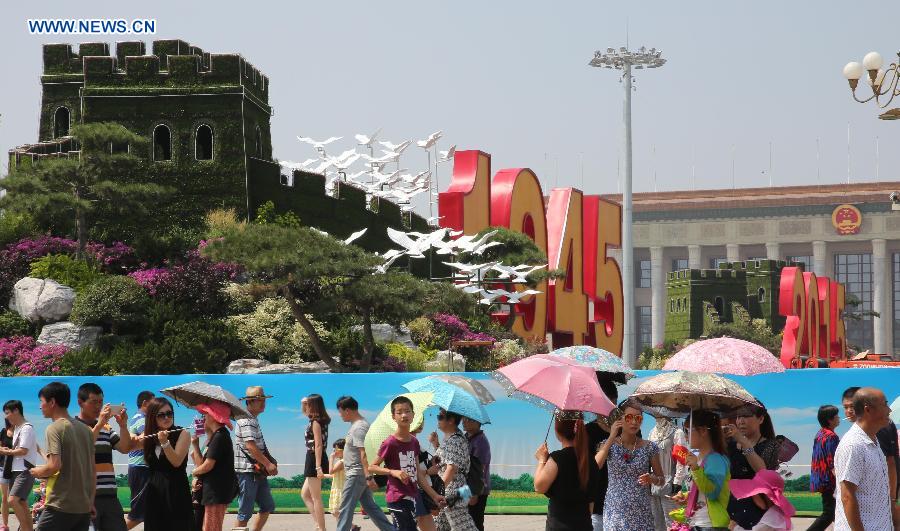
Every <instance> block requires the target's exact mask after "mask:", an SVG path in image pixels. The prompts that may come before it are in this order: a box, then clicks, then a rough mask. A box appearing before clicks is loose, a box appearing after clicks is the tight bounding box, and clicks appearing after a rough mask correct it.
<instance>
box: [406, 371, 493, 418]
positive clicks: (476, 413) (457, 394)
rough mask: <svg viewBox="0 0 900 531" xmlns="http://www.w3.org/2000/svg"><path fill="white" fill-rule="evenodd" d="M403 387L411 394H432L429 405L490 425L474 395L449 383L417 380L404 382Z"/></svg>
mask: <svg viewBox="0 0 900 531" xmlns="http://www.w3.org/2000/svg"><path fill="white" fill-rule="evenodd" d="M403 387H405V388H406V389H408V390H410V391H411V392H413V393H419V392H423V391H427V392H429V393H433V394H434V398H433V399H432V400H431V403H432V404H434V405H436V406H438V407H440V408H442V409H445V410H447V411H450V412H452V413H458V414H460V415H462V416H464V417H468V418H470V419H472V420H475V421H478V422H480V423H481V424H490V422H491V418H490V417H489V416H488V412H487V410H486V409H485V408H484V406H483V405H482V404H481V401H479V400H478V398H476V397H475V396H474V395H472V394H471V393H468V392H466V391H464V390H463V389H462V388H461V387H457V386H455V385H453V384H451V383H449V382H446V381H444V380H441V379H439V378H428V377H426V378H419V379H417V380H413V381H411V382H406V383H405V384H403Z"/></svg>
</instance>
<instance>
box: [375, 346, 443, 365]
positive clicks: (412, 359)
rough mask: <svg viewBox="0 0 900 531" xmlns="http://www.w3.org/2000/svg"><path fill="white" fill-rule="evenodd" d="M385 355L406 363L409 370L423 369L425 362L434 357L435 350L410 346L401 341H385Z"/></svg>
mask: <svg viewBox="0 0 900 531" xmlns="http://www.w3.org/2000/svg"><path fill="white" fill-rule="evenodd" d="M384 348H385V349H386V350H387V355H388V356H389V357H391V358H394V359H396V360H400V361H402V362H403V363H404V364H405V365H406V370H407V371H410V372H423V371H425V363H426V362H428V361H431V360H433V359H434V355H435V351H433V350H431V351H429V350H419V349H416V348H410V347H407V346H406V345H404V344H402V343H387V344H385V345H384Z"/></svg>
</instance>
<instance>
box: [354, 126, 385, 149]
mask: <svg viewBox="0 0 900 531" xmlns="http://www.w3.org/2000/svg"><path fill="white" fill-rule="evenodd" d="M379 134H381V128H380V127H379V128H378V129H377V130H376V131H375V132H374V133H372V134H371V135H364V134H358V135H354V136H353V138H355V139H356V141H357V142H359V145H360V146H366V147H372V144H374V143H375V140H376V139H377V138H378V135H379Z"/></svg>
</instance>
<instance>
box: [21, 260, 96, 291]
mask: <svg viewBox="0 0 900 531" xmlns="http://www.w3.org/2000/svg"><path fill="white" fill-rule="evenodd" d="M29 275H30V276H32V277H34V278H49V279H51V280H55V281H57V282H59V283H60V284H62V285H64V286H69V287H70V288H72V289H74V290H75V291H76V292H77V293H82V292H83V291H84V289H85V288H87V287H88V286H90V285H91V284H93V283H94V282H96V281H98V280H100V279H101V278H103V277H104V276H105V275H104V274H103V273H101V272H100V270H99V269H98V268H97V267H96V266H95V265H93V264H90V263H88V262H86V261H85V260H78V259H76V258H73V257H72V256H70V255H67V254H48V255H47V256H44V257H42V258H38V259H37V260H35V261H34V262H31V273H29Z"/></svg>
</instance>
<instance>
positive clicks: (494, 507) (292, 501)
mask: <svg viewBox="0 0 900 531" xmlns="http://www.w3.org/2000/svg"><path fill="white" fill-rule="evenodd" d="M129 494H130V491H129V490H128V488H122V487H120V488H119V500H120V501H121V502H122V506H123V507H127V506H128V504H129ZM272 495H273V497H274V498H275V506H276V507H277V509H276V512H280V513H302V512H306V506H305V505H304V504H303V500H302V499H300V490H299V489H272ZM787 497H788V499H790V500H791V503H793V504H794V507H795V508H796V509H797V511H798V514H800V515H812V514H818V513H819V512H820V511H821V510H822V502H821V499H820V498H819V495H818V494H812V493H803V492H791V493H788V495H787ZM322 498H323V500H324V502H325V507H328V493H323V495H322ZM375 501H376V502H378V504H379V505H380V506H382V507H386V504H385V502H384V492H376V493H375ZM231 508H232V509H237V503H233V504H232V505H231ZM487 512H488V513H489V514H544V513H546V512H547V498H546V497H544V496H543V495H541V494H537V493H535V492H522V491H495V492H492V493H491V496H490V497H489V498H488V506H487Z"/></svg>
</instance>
